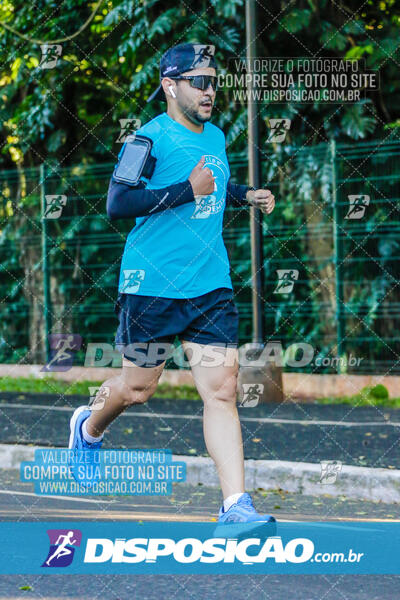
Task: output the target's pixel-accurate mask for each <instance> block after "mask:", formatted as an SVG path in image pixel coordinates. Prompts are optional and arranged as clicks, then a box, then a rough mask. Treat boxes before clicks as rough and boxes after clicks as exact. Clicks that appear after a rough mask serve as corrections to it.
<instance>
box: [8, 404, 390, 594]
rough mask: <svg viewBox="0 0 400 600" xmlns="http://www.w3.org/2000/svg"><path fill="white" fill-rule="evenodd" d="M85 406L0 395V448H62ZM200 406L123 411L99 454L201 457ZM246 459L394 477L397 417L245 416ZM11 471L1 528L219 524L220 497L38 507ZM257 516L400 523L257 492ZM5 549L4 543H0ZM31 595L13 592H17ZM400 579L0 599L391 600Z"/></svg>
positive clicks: (45, 580) (114, 587)
mask: <svg viewBox="0 0 400 600" xmlns="http://www.w3.org/2000/svg"><path fill="white" fill-rule="evenodd" d="M81 403H82V397H79V396H75V397H72V396H67V397H62V396H59V397H56V396H52V395H48V394H40V395H35V396H30V395H27V394H20V393H2V394H1V395H0V417H1V422H2V427H1V428H0V442H1V443H19V444H21V443H30V444H33V445H39V446H52V445H56V446H64V447H65V445H66V443H67V438H68V421H69V418H70V415H71V412H72V410H73V408H74V407H76V406H78V405H79V404H81ZM201 414H202V406H201V404H200V403H197V402H182V401H173V400H157V399H153V400H152V401H150V402H149V403H148V404H147V405H145V406H142V407H135V408H134V409H130V410H129V411H127V412H125V413H124V415H123V416H122V417H121V418H119V419H118V420H117V421H116V422H114V423H113V425H112V426H111V427H110V431H109V432H107V436H106V442H105V447H106V448H107V447H108V448H110V447H117V448H123V447H127V448H135V447H136V448H138V447H141V448H156V447H158V448H161V447H167V448H170V449H171V450H172V451H173V452H174V453H176V454H179V453H181V454H192V455H196V454H198V455H206V451H205V447H204V442H203V434H202V421H201ZM240 414H241V420H242V427H243V436H244V440H245V455H246V458H256V459H257V458H259V459H261V458H265V459H274V458H275V459H281V460H295V461H307V462H319V460H325V459H337V460H342V461H343V462H344V463H346V464H354V465H362V466H375V467H377V466H386V467H388V466H392V467H395V468H399V464H400V460H399V459H400V448H399V441H400V437H399V425H400V412H399V411H395V410H386V409H385V410H384V411H382V410H377V409H374V408H357V409H354V408H352V407H349V406H344V405H343V406H318V405H310V404H307V405H304V404H302V405H300V404H298V405H295V404H291V405H284V406H281V407H277V406H261V407H256V408H251V409H241V410H240ZM32 487H33V486H32V485H31V484H29V483H21V482H20V481H19V475H18V473H16V472H15V471H2V472H0V519H2V520H3V521H16V520H22V521H36V520H39V521H45V520H46V521H48V520H57V521H63V520H67V521H82V520H85V521H86V520H88V521H91V520H94V521H99V520H105V519H106V520H111V521H120V520H130V519H135V520H136V519H142V520H157V521H158V520H176V519H177V520H195V521H200V520H205V521H209V520H211V519H213V518H215V516H216V514H217V511H218V508H219V504H220V501H221V498H220V492H219V491H218V490H217V489H215V488H207V487H205V486H197V487H191V486H188V485H175V486H174V493H173V495H172V496H171V497H166V498H161V497H143V498H140V497H126V498H124V497H117V498H114V499H110V498H103V499H100V498H99V499H95V498H88V499H80V498H73V499H72V498H66V499H63V498H41V497H38V496H36V495H35V494H34V493H33V491H32ZM253 497H254V500H255V503H256V506H257V508H258V509H259V510H260V511H262V512H270V513H273V514H274V515H276V516H277V518H278V519H280V520H296V521H299V520H300V521H302V520H304V521H310V520H314V521H315V520H321V521H322V520H323V521H326V520H356V519H359V520H370V519H371V520H375V519H378V520H398V519H400V511H399V505H393V506H391V505H387V504H381V503H373V502H362V501H356V500H348V499H346V498H345V497H339V498H334V497H330V496H329V495H326V496H325V497H323V498H318V499H317V498H314V497H310V496H304V495H301V494H298V495H296V494H287V493H283V492H282V491H280V490H275V491H270V492H264V491H261V490H260V491H258V492H256V493H255V494H253ZM3 547H4V545H3ZM26 586H27V587H29V588H30V589H27V590H20V588H21V587H26ZM399 597H400V568H399V575H395V576H393V575H390V576H389V575H387V576H375V575H361V576H359V575H346V576H341V575H339V576H337V575H329V576H326V575H307V576H306V575H265V576H264V575H240V576H239V575H238V576H236V575H230V576H222V575H218V576H217V575H215V576H208V575H207V576H178V575H173V576H172V575H163V576H161V575H160V576H149V575H135V576H125V575H112V576H107V575H102V576H86V575H80V576H71V575H69V576H68V575H43V576H36V575H35V576H34V575H31V576H27V575H23V576H0V600H6V599H7V600H20V599H22V598H32V599H40V600H58V599H63V600H72V599H82V600H97V599H100V598H101V600H136V599H138V600H139V599H140V600H159V599H160V598H163V599H165V600H178V599H179V600H180V599H182V600H186V599H187V600H200V599H201V600H203V599H206V600H227V599H229V600H253V599H254V600H271V599H274V600H286V599H287V598H294V599H295V600H350V599H351V600H389V599H390V600H393V599H397V598H399Z"/></svg>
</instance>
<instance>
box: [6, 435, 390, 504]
mask: <svg viewBox="0 0 400 600" xmlns="http://www.w3.org/2000/svg"><path fill="white" fill-rule="evenodd" d="M37 448H38V447H37V446H25V445H22V444H21V445H12V444H0V468H2V469H17V470H18V469H19V466H20V463H21V461H32V460H34V453H35V450H36V449H37ZM173 460H174V461H181V462H182V461H183V462H185V463H186V483H188V484H192V485H198V484H202V485H207V486H210V487H219V482H218V477H217V472H216V469H215V466H214V462H213V461H212V459H211V458H207V457H203V456H199V457H196V456H183V455H177V454H174V455H173ZM245 473H246V489H247V490H249V491H251V490H255V489H257V488H262V489H264V490H268V489H277V488H280V489H282V490H286V491H287V492H292V493H297V494H299V493H300V494H305V495H310V496H324V495H325V494H329V495H331V496H346V498H349V499H357V500H370V501H371V500H372V501H380V502H384V503H387V504H392V503H397V502H398V503H400V470H394V469H372V468H369V467H354V466H350V465H343V466H342V469H341V471H340V473H339V474H338V476H337V479H336V482H335V483H333V484H328V485H326V484H321V483H320V482H319V479H320V476H321V466H320V465H319V464H315V463H304V462H291V461H277V460H246V461H245Z"/></svg>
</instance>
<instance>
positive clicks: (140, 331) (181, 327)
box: [115, 288, 239, 367]
mask: <svg viewBox="0 0 400 600" xmlns="http://www.w3.org/2000/svg"><path fill="white" fill-rule="evenodd" d="M115 313H116V315H117V316H118V318H119V326H118V330H117V333H116V337H115V345H116V347H117V349H118V350H119V351H120V352H121V353H122V354H123V355H124V356H125V358H127V359H128V360H131V361H132V362H134V363H136V364H138V366H143V367H154V366H156V365H158V364H161V363H162V362H164V360H165V356H164V358H160V356H163V349H162V348H163V347H164V346H165V348H167V347H170V348H173V342H174V340H175V336H178V338H179V339H180V340H186V341H188V342H196V343H198V344H212V345H214V346H229V347H233V348H234V347H237V345H238V327H239V312H238V309H237V307H236V305H235V303H234V301H233V292H232V290H231V289H229V288H218V289H216V290H213V291H212V292H208V293H207V294H203V295H202V296H197V297H196V298H182V299H181V298H159V297H157V296H139V295H137V294H122V293H120V294H118V298H117V302H116V303H115ZM160 347H161V349H160ZM144 354H145V355H146V360H145V362H143V355H144Z"/></svg>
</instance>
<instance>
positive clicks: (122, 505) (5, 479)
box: [0, 469, 400, 521]
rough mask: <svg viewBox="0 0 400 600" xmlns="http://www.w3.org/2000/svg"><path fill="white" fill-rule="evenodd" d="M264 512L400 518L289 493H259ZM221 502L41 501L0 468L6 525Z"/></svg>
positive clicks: (197, 490)
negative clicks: (8, 522) (13, 522)
mask: <svg viewBox="0 0 400 600" xmlns="http://www.w3.org/2000/svg"><path fill="white" fill-rule="evenodd" d="M253 498H254V501H255V503H256V506H257V508H258V509H259V510H260V511H261V512H267V513H273V514H274V515H275V516H276V517H277V518H278V519H285V520H293V521H299V520H300V521H315V520H317V521H318V520H320V521H326V520H350V519H355V520H358V519H359V520H362V521H364V520H368V519H379V520H399V519H400V510H399V508H400V507H399V505H398V504H394V505H390V504H383V503H381V502H365V501H359V500H349V499H348V498H346V497H344V496H340V497H333V496H329V495H328V494H326V495H325V496H324V497H323V498H316V497H313V496H305V495H302V494H289V493H286V492H282V491H281V490H275V491H268V492H266V491H262V490H259V491H257V492H255V493H253ZM220 502H221V494H220V491H219V489H218V488H209V487H206V486H203V485H201V486H189V485H186V484H174V491H173V495H172V496H164V497H162V496H117V497H114V498H113V499H110V498H107V497H103V498H102V499H100V498H95V497H91V498H86V499H84V498H82V499H81V498H75V497H74V498H72V499H71V498H66V499H63V498H58V497H52V498H50V497H46V498H45V497H40V496H37V495H36V494H34V492H33V485H32V484H31V483H22V482H20V481H19V473H18V472H17V471H16V470H5V469H3V470H0V519H1V520H2V521H37V520H39V521H43V520H44V521H50V520H66V519H67V520H85V521H86V520H94V521H96V520H105V519H106V520H125V519H126V520H130V519H135V520H138V519H142V520H157V521H158V520H178V521H179V520H191V521H196V520H197V521H202V520H205V521H211V520H212V519H213V518H215V517H216V515H217V513H218V509H219V505H220Z"/></svg>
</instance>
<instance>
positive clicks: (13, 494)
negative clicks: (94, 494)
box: [0, 490, 116, 504]
mask: <svg viewBox="0 0 400 600" xmlns="http://www.w3.org/2000/svg"><path fill="white" fill-rule="evenodd" d="M0 494H9V495H10V496H17V495H18V496H34V497H35V498H38V497H40V498H52V499H56V500H71V501H72V502H92V503H94V504H116V502H115V500H100V499H99V500H91V499H90V498H72V497H71V496H51V495H48V494H46V495H45V494H35V492H20V491H18V490H0Z"/></svg>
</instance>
